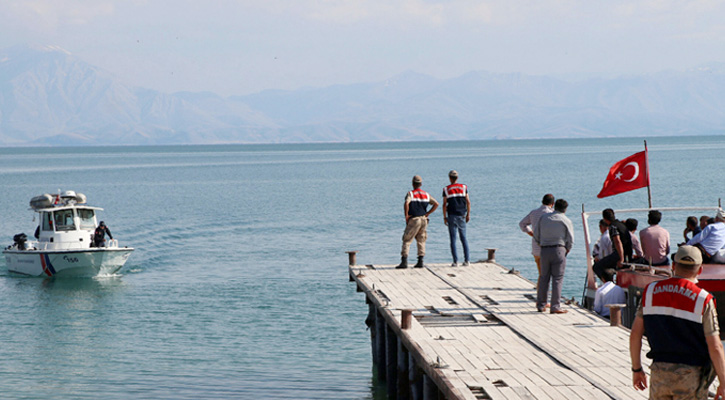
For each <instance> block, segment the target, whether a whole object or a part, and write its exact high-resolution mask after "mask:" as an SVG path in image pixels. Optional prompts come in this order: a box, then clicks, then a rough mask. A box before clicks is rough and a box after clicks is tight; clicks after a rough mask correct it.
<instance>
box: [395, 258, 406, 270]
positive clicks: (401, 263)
mask: <svg viewBox="0 0 725 400" xmlns="http://www.w3.org/2000/svg"><path fill="white" fill-rule="evenodd" d="M395 268H397V269H404V268H408V257H400V264H398V265H397V266H395Z"/></svg>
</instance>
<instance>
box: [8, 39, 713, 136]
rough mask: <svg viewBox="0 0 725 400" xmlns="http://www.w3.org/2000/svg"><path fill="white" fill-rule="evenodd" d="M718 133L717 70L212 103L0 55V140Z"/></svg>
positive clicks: (406, 76)
mask: <svg viewBox="0 0 725 400" xmlns="http://www.w3.org/2000/svg"><path fill="white" fill-rule="evenodd" d="M722 133H725V66H724V65H719V64H715V65H709V66H704V67H702V68H697V69H693V70H688V71H667V72H661V73H657V74H653V75H646V76H628V77H619V78H615V79H589V80H583V81H576V82H570V81H565V80H561V79H556V78H553V77H545V76H530V75H523V74H493V73H487V72H470V73H467V74H464V75H462V76H460V77H457V78H453V79H445V80H444V79H436V78H433V77H430V76H426V75H421V74H418V73H415V72H406V73H403V74H400V75H398V76H395V77H392V78H390V79H387V80H385V81H382V82H373V83H360V84H352V85H334V86H330V87H325V88H314V89H301V90H294V91H280V90H268V91H264V92H261V93H257V94H253V95H247V96H233V97H229V98H223V97H221V96H218V95H215V94H213V93H188V92H183V93H174V94H165V93H160V92H157V91H153V90H148V89H141V88H134V87H130V86H127V85H125V84H123V83H121V82H119V81H118V80H117V79H116V78H114V77H113V76H112V75H111V74H109V73H108V72H105V71H103V70H101V69H99V68H96V67H94V66H91V65H88V64H87V63H85V62H83V61H81V60H80V59H78V58H76V57H74V56H73V55H71V54H69V53H68V52H65V51H63V50H62V49H59V48H52V47H45V48H31V47H13V48H9V49H6V50H2V51H0V145H5V146H9V145H105V144H187V143H188V144H192V143H195V144H198V143H280V142H311V141H391V140H395V141H398V140H453V139H496V138H550V137H601V136H656V135H696V134H722Z"/></svg>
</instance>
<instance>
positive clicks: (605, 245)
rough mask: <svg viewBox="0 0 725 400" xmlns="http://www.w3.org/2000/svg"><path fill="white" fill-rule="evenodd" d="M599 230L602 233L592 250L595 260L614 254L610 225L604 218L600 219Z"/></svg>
mask: <svg viewBox="0 0 725 400" xmlns="http://www.w3.org/2000/svg"><path fill="white" fill-rule="evenodd" d="M599 232H600V233H601V234H602V235H601V236H600V237H599V240H597V243H595V244H594V249H593V250H592V257H594V262H597V261H599V260H601V259H602V258H604V257H606V256H608V255H610V254H612V239H610V238H609V225H607V222H606V221H604V220H603V219H600V220H599Z"/></svg>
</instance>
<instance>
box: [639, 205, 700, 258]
mask: <svg viewBox="0 0 725 400" xmlns="http://www.w3.org/2000/svg"><path fill="white" fill-rule="evenodd" d="M661 220H662V213H661V212H659V211H657V210H651V211H650V212H649V214H648V215H647V223H648V224H649V226H648V227H646V228H644V229H642V230H641V231H639V239H640V241H641V243H642V251H643V252H644V258H645V261H646V263H647V264H651V265H653V266H662V265H669V264H670V259H669V258H668V257H667V255H668V254H670V233H669V232H667V229H665V228H663V227H661V226H660V225H659V223H660V221H661ZM693 220H694V222H695V225H697V219H695V217H693Z"/></svg>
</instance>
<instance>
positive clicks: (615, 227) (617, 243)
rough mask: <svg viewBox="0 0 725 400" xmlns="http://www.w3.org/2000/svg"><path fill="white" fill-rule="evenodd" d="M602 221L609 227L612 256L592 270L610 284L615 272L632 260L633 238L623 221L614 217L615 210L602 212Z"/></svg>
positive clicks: (609, 209)
mask: <svg viewBox="0 0 725 400" xmlns="http://www.w3.org/2000/svg"><path fill="white" fill-rule="evenodd" d="M602 219H603V220H604V222H605V223H606V224H607V225H608V226H609V237H610V238H611V239H612V250H614V251H613V252H612V254H610V255H608V256H606V257H604V258H602V259H601V260H599V261H597V262H595V263H594V265H593V266H592V269H593V270H594V273H595V274H597V276H598V277H599V279H601V280H602V282H609V281H611V280H612V277H613V276H614V272H615V271H616V270H617V269H619V268H622V263H624V262H629V261H630V260H631V259H632V238H631V237H630V236H629V230H627V227H626V226H625V225H624V223H623V222H622V221H619V220H617V219H616V218H615V217H614V210H612V209H611V208H607V209H606V210H604V211H602Z"/></svg>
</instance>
